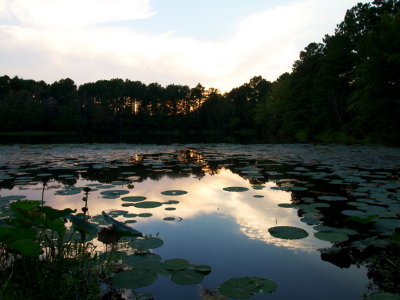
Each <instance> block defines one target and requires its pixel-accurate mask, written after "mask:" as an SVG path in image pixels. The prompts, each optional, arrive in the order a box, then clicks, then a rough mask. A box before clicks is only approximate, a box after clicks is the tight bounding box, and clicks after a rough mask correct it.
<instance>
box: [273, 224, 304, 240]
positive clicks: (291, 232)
mask: <svg viewBox="0 0 400 300" xmlns="http://www.w3.org/2000/svg"><path fill="white" fill-rule="evenodd" d="M268 232H269V233H270V235H272V236H273V237H276V238H280V239H286V240H299V239H304V238H306V237H307V236H308V233H307V231H305V230H304V229H302V228H298V227H293V226H275V227H271V228H269V229H268Z"/></svg>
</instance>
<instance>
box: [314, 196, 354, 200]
mask: <svg viewBox="0 0 400 300" xmlns="http://www.w3.org/2000/svg"><path fill="white" fill-rule="evenodd" d="M318 199H319V200H323V201H346V200H347V198H346V197H340V196H319V197H318Z"/></svg>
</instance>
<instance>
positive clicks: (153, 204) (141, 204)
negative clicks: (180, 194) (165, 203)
mask: <svg viewBox="0 0 400 300" xmlns="http://www.w3.org/2000/svg"><path fill="white" fill-rule="evenodd" d="M161 205H162V203H161V202H157V201H144V202H138V203H133V206H135V207H137V208H154V207H159V206H161Z"/></svg>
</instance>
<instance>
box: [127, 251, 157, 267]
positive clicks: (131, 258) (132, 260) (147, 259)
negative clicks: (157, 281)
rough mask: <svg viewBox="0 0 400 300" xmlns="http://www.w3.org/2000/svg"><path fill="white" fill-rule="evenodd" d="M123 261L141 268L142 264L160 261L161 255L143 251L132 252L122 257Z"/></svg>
mask: <svg viewBox="0 0 400 300" xmlns="http://www.w3.org/2000/svg"><path fill="white" fill-rule="evenodd" d="M123 261H124V263H125V264H127V265H128V266H131V267H137V268H141V267H142V266H143V265H146V264H149V263H154V262H157V263H160V262H161V256H159V255H157V254H154V253H145V254H133V255H128V256H126V257H124V259H123Z"/></svg>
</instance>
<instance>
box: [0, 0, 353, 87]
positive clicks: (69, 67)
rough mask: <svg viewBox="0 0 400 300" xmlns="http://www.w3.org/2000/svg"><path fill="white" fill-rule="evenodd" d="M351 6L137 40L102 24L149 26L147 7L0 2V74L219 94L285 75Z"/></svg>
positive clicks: (291, 9)
mask: <svg viewBox="0 0 400 300" xmlns="http://www.w3.org/2000/svg"><path fill="white" fill-rule="evenodd" d="M355 3H356V1H353V0H338V1H335V3H331V2H328V1H317V0H302V1H297V2H292V3H290V4H288V5H284V6H279V7H275V8H272V9H268V10H266V11H260V12H259V13H256V14H252V15H250V16H244V17H243V19H242V20H241V22H239V23H238V24H236V31H235V32H233V33H231V34H230V35H229V36H226V37H225V38H223V39H221V40H218V41H204V40H200V39H196V38H194V37H190V36H179V35H177V34H175V33H173V32H165V33H162V34H149V33H144V32H141V31H139V30H136V29H135V27H134V24H135V23H134V22H133V23H132V22H128V23H127V24H125V23H119V25H115V24H114V25H112V26H111V25H109V26H106V25H104V24H105V23H107V22H119V21H124V20H138V19H145V18H150V19H151V17H152V16H153V15H154V14H155V13H157V12H155V11H154V10H153V9H152V7H151V3H150V1H149V0H113V1H111V0H85V1H80V0H30V1H26V0H5V1H2V4H0V38H1V40H2V43H1V44H0V55H1V56H2V59H1V60H0V68H1V70H2V72H4V73H5V74H9V75H18V76H22V77H30V78H34V79H44V80H46V81H49V82H52V81H54V80H58V79H60V78H65V77H71V78H73V79H74V80H76V81H77V82H78V83H83V82H87V81H94V80H97V79H101V78H103V79H104V78H113V77H120V78H131V79H135V80H141V81H144V82H147V83H148V82H152V81H157V82H160V83H162V84H168V83H181V84H189V85H195V84H196V83H197V82H201V83H202V84H203V85H206V86H213V87H216V88H220V89H222V90H227V89H230V88H232V87H235V86H239V85H240V84H242V83H244V82H246V81H248V80H249V79H250V78H251V77H252V76H255V75H262V76H264V77H266V78H267V79H269V80H274V79H275V78H276V77H277V76H279V75H280V74H281V73H283V72H285V71H290V69H291V65H292V63H293V61H294V60H295V59H296V58H297V57H298V52H299V50H301V49H302V48H304V47H305V46H306V45H307V44H308V43H309V42H313V41H319V40H321V38H322V36H323V35H324V34H325V33H328V32H332V31H333V29H334V28H335V24H336V23H338V22H340V20H341V19H342V18H343V16H344V13H345V11H346V9H347V8H350V7H351V6H352V5H353V4H355ZM158 13H162V12H158ZM205 18H206V16H205ZM1 20H3V22H2V21H1ZM10 20H12V22H11V21H10ZM5 21H7V22H5ZM221 22H226V20H221ZM100 23H102V24H103V25H102V26H98V24H100ZM1 24H3V25H1ZM121 24H125V25H121ZM128 24H129V26H128ZM21 62H24V63H21Z"/></svg>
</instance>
